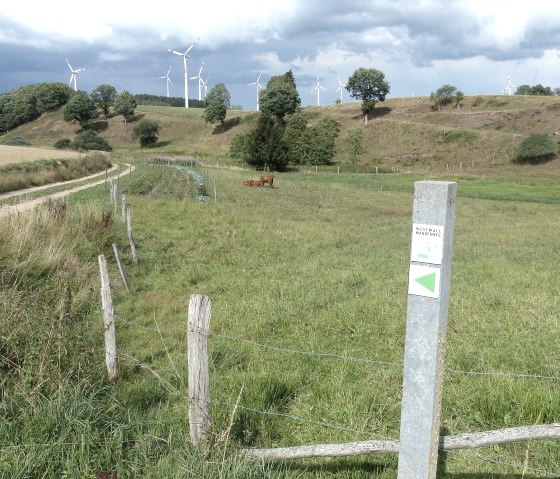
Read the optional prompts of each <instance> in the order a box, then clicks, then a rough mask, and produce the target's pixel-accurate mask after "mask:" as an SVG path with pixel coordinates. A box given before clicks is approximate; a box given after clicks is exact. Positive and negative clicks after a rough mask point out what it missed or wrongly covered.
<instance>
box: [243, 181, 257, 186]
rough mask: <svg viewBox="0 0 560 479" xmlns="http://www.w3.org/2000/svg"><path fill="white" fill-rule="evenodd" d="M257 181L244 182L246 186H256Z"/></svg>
mask: <svg viewBox="0 0 560 479" xmlns="http://www.w3.org/2000/svg"><path fill="white" fill-rule="evenodd" d="M254 184H255V181H254V180H247V181H244V182H243V185H244V186H254Z"/></svg>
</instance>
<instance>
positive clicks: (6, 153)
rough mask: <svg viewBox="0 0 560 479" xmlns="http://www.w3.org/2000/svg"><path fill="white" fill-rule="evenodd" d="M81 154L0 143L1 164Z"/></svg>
mask: <svg viewBox="0 0 560 479" xmlns="http://www.w3.org/2000/svg"><path fill="white" fill-rule="evenodd" d="M79 156H80V154H79V153H78V152H77V151H60V150H54V149H50V148H36V147H25V146H24V147H22V146H8V145H0V166H4V165H7V164H13V163H22V162H26V161H37V160H53V159H54V160H61V159H75V158H79Z"/></svg>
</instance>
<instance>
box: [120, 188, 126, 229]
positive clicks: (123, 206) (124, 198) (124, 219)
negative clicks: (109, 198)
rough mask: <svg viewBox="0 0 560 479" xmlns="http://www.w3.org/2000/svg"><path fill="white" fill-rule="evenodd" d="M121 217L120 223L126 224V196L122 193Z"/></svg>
mask: <svg viewBox="0 0 560 479" xmlns="http://www.w3.org/2000/svg"><path fill="white" fill-rule="evenodd" d="M121 216H122V222H123V223H126V195H125V194H124V193H123V194H122V195H121Z"/></svg>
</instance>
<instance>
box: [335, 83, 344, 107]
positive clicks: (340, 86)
mask: <svg viewBox="0 0 560 479" xmlns="http://www.w3.org/2000/svg"><path fill="white" fill-rule="evenodd" d="M345 86H346V85H343V84H342V82H341V81H340V77H338V89H337V90H336V91H335V93H338V92H340V102H341V103H342V89H343V88H344V87H345Z"/></svg>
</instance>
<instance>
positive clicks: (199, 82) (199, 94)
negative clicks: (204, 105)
mask: <svg viewBox="0 0 560 479" xmlns="http://www.w3.org/2000/svg"><path fill="white" fill-rule="evenodd" d="M203 66H204V62H202V65H200V70H198V75H197V76H195V77H190V78H189V80H196V79H197V78H198V101H200V100H202V85H204V80H203V79H202V76H201V74H202V67H203Z"/></svg>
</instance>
